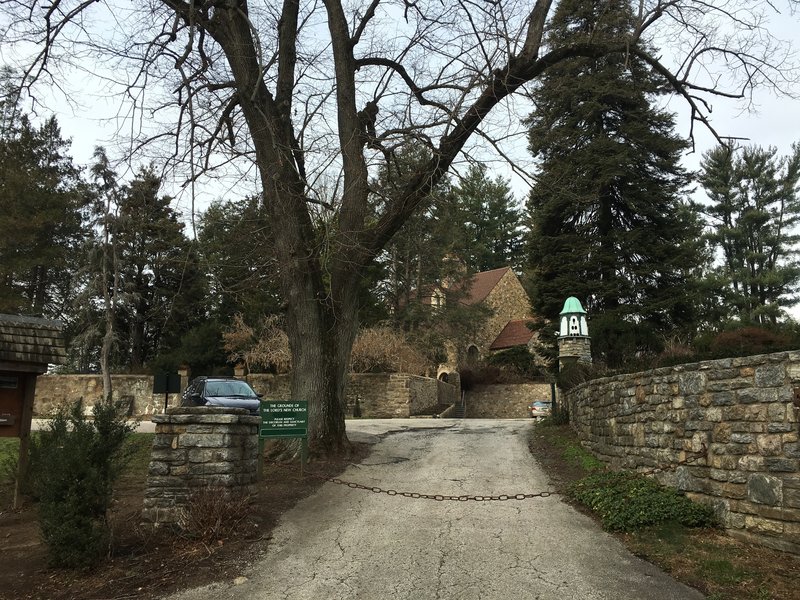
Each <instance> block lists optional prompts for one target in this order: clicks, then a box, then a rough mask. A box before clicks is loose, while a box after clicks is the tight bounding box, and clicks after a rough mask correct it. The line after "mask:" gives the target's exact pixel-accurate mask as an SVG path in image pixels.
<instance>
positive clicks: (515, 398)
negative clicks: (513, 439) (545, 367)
mask: <svg viewBox="0 0 800 600" xmlns="http://www.w3.org/2000/svg"><path fill="white" fill-rule="evenodd" d="M534 400H544V401H547V402H549V401H550V384H549V383H515V384H493V385H476V386H474V387H473V388H472V389H471V390H469V391H468V392H467V397H466V401H467V417H469V418H472V419H521V418H525V417H530V414H529V413H528V404H530V403H531V402H533V401H534Z"/></svg>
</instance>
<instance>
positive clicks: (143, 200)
mask: <svg viewBox="0 0 800 600" xmlns="http://www.w3.org/2000/svg"><path fill="white" fill-rule="evenodd" d="M160 187H161V179H160V178H159V177H158V176H157V175H156V174H155V172H154V171H153V169H152V168H144V169H141V170H140V171H139V173H138V174H137V176H136V178H135V179H134V180H133V181H131V182H130V184H129V185H128V186H127V187H126V188H125V189H124V190H123V191H122V193H121V194H120V196H119V209H118V215H117V218H116V221H115V226H114V236H115V243H116V245H117V247H118V252H119V257H120V277H121V281H122V289H123V291H124V294H123V296H122V303H121V306H120V309H121V310H120V316H121V318H122V319H124V321H125V323H126V327H123V328H121V330H120V339H121V342H122V345H123V347H124V348H126V349H127V352H126V353H127V363H128V366H129V367H130V369H132V370H138V369H141V367H142V366H143V365H144V364H145V363H146V362H147V361H148V360H149V359H151V358H153V357H155V356H156V355H157V354H158V353H160V352H166V351H169V350H170V349H171V348H172V347H173V346H176V345H178V344H179V343H180V338H181V336H182V335H183V334H184V333H186V332H187V331H188V330H189V329H190V328H191V327H192V326H194V325H196V324H197V322H198V320H200V319H202V318H204V316H205V314H206V310H205V301H206V290H207V285H206V281H205V275H204V274H203V273H202V272H201V269H200V265H199V258H198V256H197V253H196V250H195V248H194V244H193V243H192V242H190V240H188V239H187V238H186V236H185V235H184V232H183V230H184V225H183V223H181V222H180V220H179V216H180V215H179V214H178V213H176V212H175V210H173V209H172V207H171V206H170V203H171V200H172V199H171V198H170V197H169V196H160V195H159V189H160Z"/></svg>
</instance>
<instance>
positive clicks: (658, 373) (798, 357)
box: [569, 350, 800, 394]
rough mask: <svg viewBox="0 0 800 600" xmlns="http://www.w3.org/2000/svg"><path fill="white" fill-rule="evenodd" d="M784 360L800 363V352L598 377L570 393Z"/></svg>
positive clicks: (689, 364)
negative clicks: (618, 383)
mask: <svg viewBox="0 0 800 600" xmlns="http://www.w3.org/2000/svg"><path fill="white" fill-rule="evenodd" d="M783 360H786V361H789V362H800V350H784V351H783V352H773V353H771V354H753V355H751V356H738V357H735V358H718V359H714V360H703V361H698V362H693V363H684V364H681V365H673V366H670V367H659V368H657V369H650V370H648V371H638V372H633V373H621V374H619V375H612V376H610V377H598V378H596V379H590V380H589V381H584V382H583V383H580V384H578V385H576V386H575V387H574V388H572V389H571V390H569V393H570V394H572V393H575V392H577V391H578V390H580V389H581V388H584V387H587V386H589V385H596V384H598V383H613V382H617V381H625V380H632V379H634V378H644V377H663V376H666V375H672V374H676V375H677V374H679V373H684V372H687V371H688V372H692V371H708V370H711V369H730V368H731V367H750V366H753V365H759V364H764V363H773V362H781V361H783Z"/></svg>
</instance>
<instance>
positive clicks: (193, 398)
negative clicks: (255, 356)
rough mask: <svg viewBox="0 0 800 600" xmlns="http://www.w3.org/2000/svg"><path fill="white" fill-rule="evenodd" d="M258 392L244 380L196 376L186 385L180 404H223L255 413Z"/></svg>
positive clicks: (259, 402) (259, 396) (258, 405)
mask: <svg viewBox="0 0 800 600" xmlns="http://www.w3.org/2000/svg"><path fill="white" fill-rule="evenodd" d="M261 397H262V395H261V394H258V393H256V392H255V390H253V388H251V387H250V385H249V384H248V383H247V382H246V381H242V380H241V379H233V378H231V377H197V378H195V379H193V380H192V382H191V383H190V384H189V385H188V386H187V388H186V390H185V391H184V392H183V396H182V398H181V405H182V406H223V407H227V408H246V409H247V410H249V411H250V414H253V415H257V414H258V409H259V407H260V406H261Z"/></svg>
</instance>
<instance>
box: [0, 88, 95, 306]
mask: <svg viewBox="0 0 800 600" xmlns="http://www.w3.org/2000/svg"><path fill="white" fill-rule="evenodd" d="M12 100H13V99H12ZM0 112H2V114H3V118H4V119H5V118H6V117H8V116H10V115H16V118H15V120H13V121H10V122H8V121H4V123H3V128H2V131H1V132H0V206H2V207H3V208H2V210H0V312H8V313H24V314H33V315H44V316H47V317H51V318H62V319H64V318H67V317H68V308H69V305H70V303H71V299H72V297H73V296H74V293H75V287H76V286H75V281H74V278H73V274H74V273H75V271H76V270H77V264H76V263H75V259H76V257H77V256H79V252H78V248H79V247H80V245H81V243H82V239H83V237H84V230H83V208H84V205H85V203H86V198H87V194H86V187H85V185H84V184H83V182H82V181H81V179H80V170H79V169H78V168H77V167H76V166H75V165H73V163H72V158H71V157H70V156H69V154H68V151H69V146H70V142H69V140H65V139H64V138H63V137H62V136H61V130H60V128H59V126H58V122H57V121H56V119H55V117H51V118H49V119H47V120H46V121H45V122H44V123H43V124H42V125H40V126H38V127H36V126H34V125H33V124H32V123H31V122H30V120H29V119H28V117H27V115H24V114H19V112H18V111H17V110H16V108H13V109H12V108H11V107H10V106H9V104H8V103H6V104H4V105H3V106H2V107H0Z"/></svg>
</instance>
